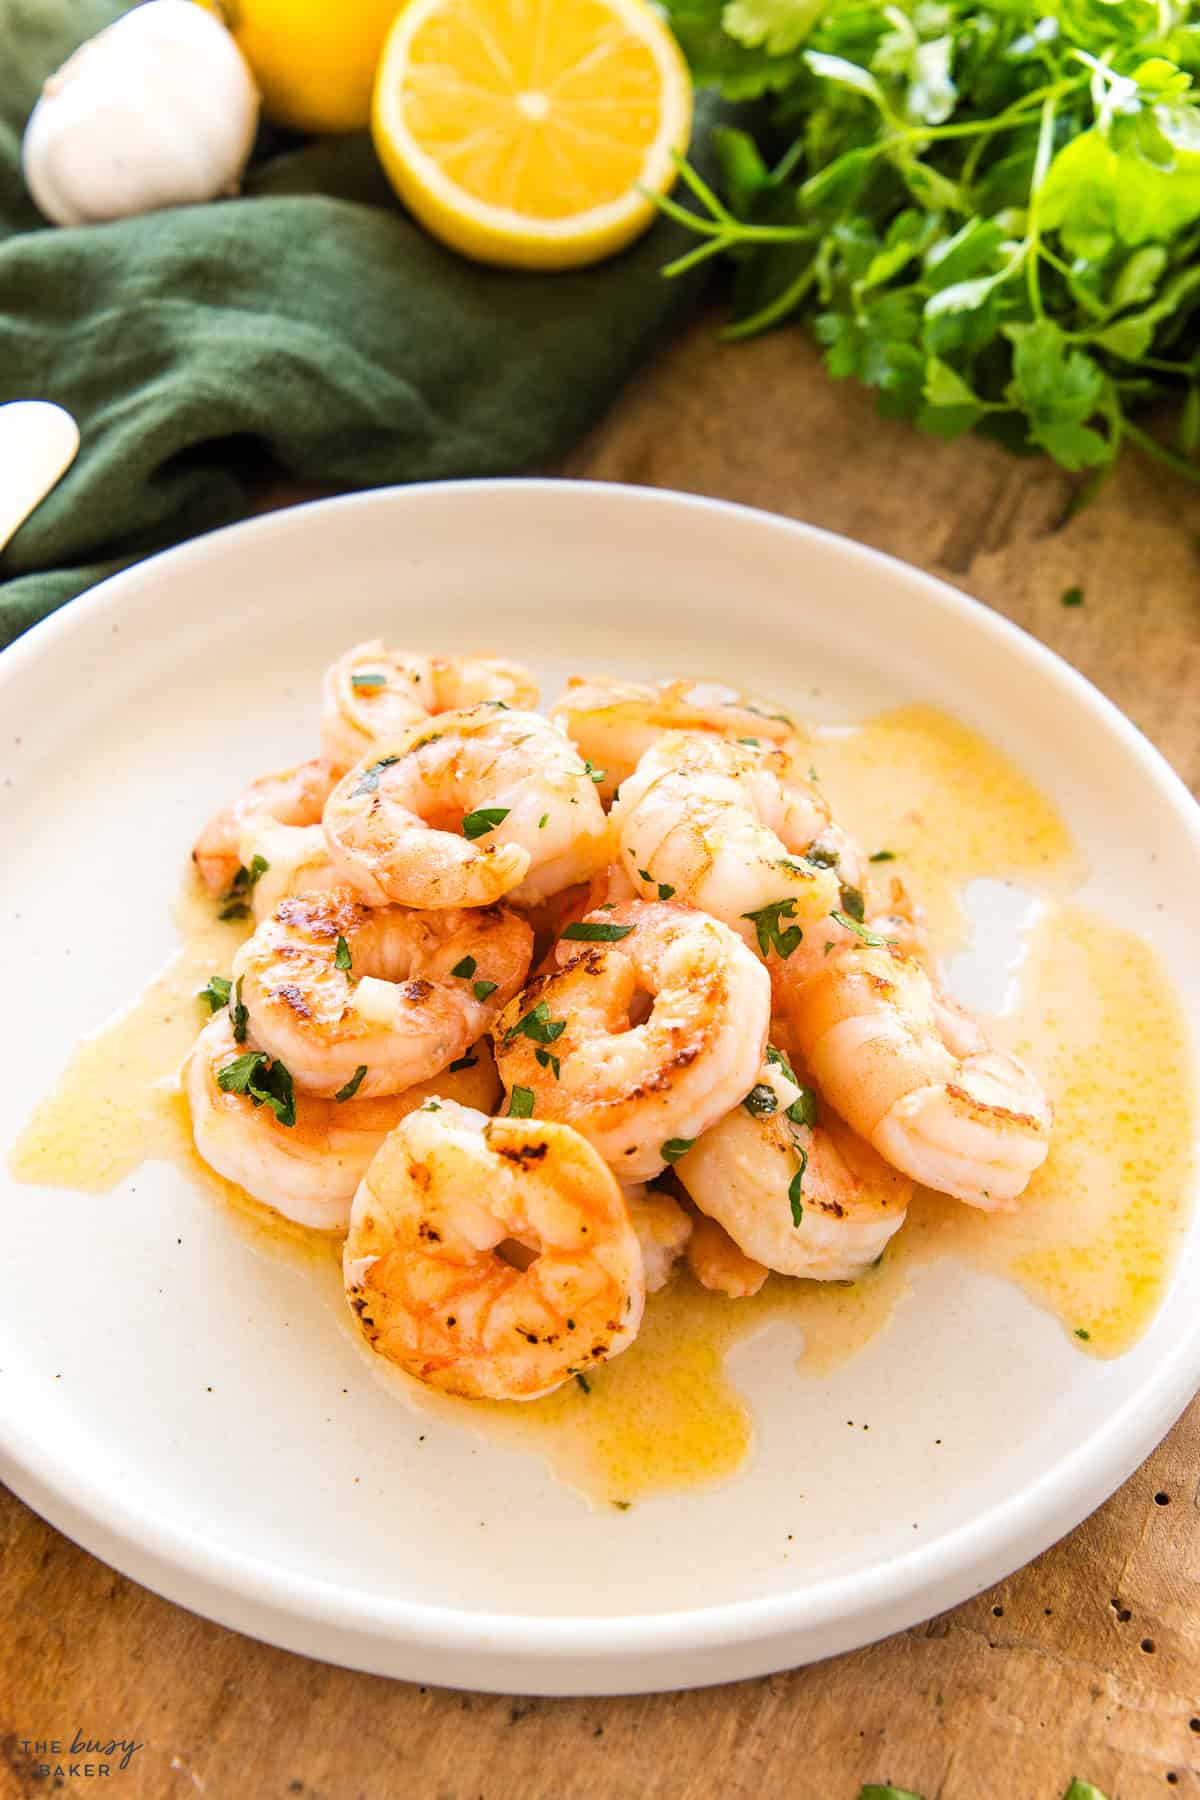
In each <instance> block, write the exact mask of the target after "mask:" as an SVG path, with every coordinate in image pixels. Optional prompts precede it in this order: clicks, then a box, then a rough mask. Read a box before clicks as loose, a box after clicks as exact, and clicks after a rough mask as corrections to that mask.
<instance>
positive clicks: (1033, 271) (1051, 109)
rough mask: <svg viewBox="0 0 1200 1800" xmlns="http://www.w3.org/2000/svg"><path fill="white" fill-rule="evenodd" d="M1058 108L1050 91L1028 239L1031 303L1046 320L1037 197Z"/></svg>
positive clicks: (1051, 147)
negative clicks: (1040, 261)
mask: <svg viewBox="0 0 1200 1800" xmlns="http://www.w3.org/2000/svg"><path fill="white" fill-rule="evenodd" d="M1057 110H1058V99H1057V96H1056V95H1054V94H1048V95H1047V96H1046V98H1045V100H1044V101H1043V102H1042V122H1041V124H1040V125H1039V127H1038V141H1037V152H1036V154H1035V156H1034V159H1033V174H1032V176H1031V178H1030V182H1029V224H1028V227H1027V235H1026V239H1025V285H1026V287H1027V288H1028V290H1029V304H1030V306H1032V308H1033V315H1034V318H1036V319H1044V318H1045V316H1046V311H1045V308H1044V307H1043V305H1042V286H1041V275H1040V271H1039V269H1038V253H1039V251H1040V249H1041V241H1040V240H1041V228H1040V226H1039V224H1038V197H1039V195H1040V193H1041V190H1042V184H1043V182H1044V181H1045V179H1046V172H1047V170H1048V169H1049V167H1050V161H1051V158H1052V157H1053V155H1054V115H1055V113H1056V112H1057Z"/></svg>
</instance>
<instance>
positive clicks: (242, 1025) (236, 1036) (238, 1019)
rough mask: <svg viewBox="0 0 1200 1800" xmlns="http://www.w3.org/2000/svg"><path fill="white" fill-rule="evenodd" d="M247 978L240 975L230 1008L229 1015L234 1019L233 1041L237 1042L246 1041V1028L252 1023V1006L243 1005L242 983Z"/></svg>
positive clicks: (242, 1042)
mask: <svg viewBox="0 0 1200 1800" xmlns="http://www.w3.org/2000/svg"><path fill="white" fill-rule="evenodd" d="M245 979H246V978H245V976H244V975H239V976H238V978H237V986H236V987H235V988H234V990H233V1005H232V1006H231V1007H230V1009H229V1017H230V1018H231V1020H232V1021H233V1041H234V1043H235V1044H244V1043H245V1041H246V1030H247V1028H248V1026H249V1024H250V1008H249V1007H248V1006H243V1005H242V983H243V981H244V980H245Z"/></svg>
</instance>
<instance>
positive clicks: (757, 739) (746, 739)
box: [738, 738, 762, 750]
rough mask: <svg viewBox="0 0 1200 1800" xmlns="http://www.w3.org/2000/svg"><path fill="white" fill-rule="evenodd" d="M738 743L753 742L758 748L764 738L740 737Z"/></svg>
mask: <svg viewBox="0 0 1200 1800" xmlns="http://www.w3.org/2000/svg"><path fill="white" fill-rule="evenodd" d="M738 743H739V744H753V745H754V748H755V749H756V750H757V749H758V748H759V747H760V745H761V744H762V739H761V738H739V739H738Z"/></svg>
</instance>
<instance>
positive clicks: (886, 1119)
mask: <svg viewBox="0 0 1200 1800" xmlns="http://www.w3.org/2000/svg"><path fill="white" fill-rule="evenodd" d="M826 946H828V948H827V949H826ZM770 961H771V974H772V982H773V985H774V991H775V1003H776V1006H777V1007H778V1009H779V1011H780V1012H781V1013H782V1015H783V1016H784V1018H785V1019H786V1020H787V1024H788V1028H789V1030H790V1032H791V1034H792V1039H793V1042H794V1043H795V1045H796V1047H797V1049H798V1050H799V1052H800V1054H801V1056H802V1057H803V1059H804V1061H805V1062H806V1064H807V1065H808V1067H809V1068H810V1069H811V1070H812V1073H813V1076H814V1078H815V1079H816V1082H817V1084H818V1086H819V1088H820V1090H821V1092H822V1093H823V1094H824V1095H825V1096H826V1097H827V1098H828V1100H829V1102H830V1104H831V1105H832V1106H833V1107H835V1108H836V1109H837V1111H838V1112H839V1113H840V1114H841V1115H842V1117H843V1118H845V1119H846V1120H847V1121H848V1123H849V1124H850V1125H851V1126H852V1127H853V1129H854V1130H855V1131H856V1132H857V1133H858V1134H859V1136H860V1137H863V1138H866V1139H867V1141H868V1142H869V1143H870V1144H873V1145H874V1147H875V1149H876V1150H878V1151H879V1153H880V1155H881V1156H883V1157H884V1158H885V1159H886V1160H887V1161H888V1162H889V1163H891V1164H892V1166H893V1168H896V1169H902V1170H903V1171H904V1173H905V1174H906V1175H910V1176H912V1178H913V1180H914V1181H920V1182H923V1183H924V1184H925V1186H927V1187H932V1188H938V1189H940V1190H941V1191H942V1192H943V1193H946V1194H953V1195H955V1196H956V1197H957V1198H958V1199H959V1200H965V1201H966V1202H967V1203H968V1204H969V1205H971V1206H978V1207H981V1208H982V1209H983V1210H984V1211H985V1212H1010V1211H1012V1209H1013V1207H1014V1205H1015V1203H1016V1200H1017V1197H1018V1195H1020V1194H1021V1193H1023V1192H1024V1189H1025V1186H1026V1184H1027V1183H1028V1181H1029V1178H1030V1176H1031V1175H1032V1174H1033V1172H1034V1170H1035V1169H1037V1168H1038V1167H1039V1166H1040V1165H1041V1163H1043V1162H1044V1161H1045V1158H1046V1152H1047V1150H1048V1149H1049V1147H1050V1125H1051V1118H1052V1114H1051V1108H1050V1105H1049V1102H1048V1101H1047V1099H1046V1096H1045V1094H1044V1093H1043V1091H1042V1088H1041V1084H1040V1083H1039V1082H1038V1080H1037V1077H1036V1076H1035V1075H1033V1074H1032V1073H1031V1071H1030V1070H1029V1069H1027V1068H1026V1067H1025V1065H1024V1064H1023V1063H1021V1062H1019V1061H1018V1060H1017V1058H1016V1057H1015V1056H1010V1055H1009V1054H1008V1052H1007V1051H1003V1050H997V1049H995V1048H994V1047H993V1046H992V1045H991V1044H990V1043H989V1042H988V1039H987V1037H986V1036H985V1035H984V1033H983V1031H982V1030H981V1029H980V1027H979V1025H978V1024H977V1022H976V1021H975V1020H974V1019H973V1018H972V1017H971V1016H970V1014H969V1013H968V1012H966V1010H965V1009H964V1008H963V1007H961V1006H959V1005H958V1003H957V1002H956V1001H954V1000H952V999H951V998H950V997H949V996H948V995H947V994H945V993H944V992H943V991H942V990H941V989H940V988H939V987H938V986H937V984H936V983H935V982H934V981H933V980H932V979H931V978H930V976H929V975H928V974H927V973H926V971H925V970H924V969H923V968H922V967H921V965H920V964H919V963H918V962H916V961H915V960H914V959H913V958H912V957H911V956H908V955H906V954H905V952H904V951H902V950H900V949H898V948H897V947H895V946H894V945H893V944H890V943H889V942H887V941H886V940H885V939H884V938H883V937H881V936H880V935H879V934H878V933H877V932H876V931H873V930H869V929H867V928H865V927H859V928H858V929H857V930H855V929H852V928H851V927H850V926H846V925H842V924H839V923H838V922H836V921H834V920H830V921H829V924H828V929H827V931H826V933H825V942H824V945H821V946H820V947H818V945H817V943H816V941H815V939H813V940H806V941H805V943H804V945H802V946H801V948H800V949H799V950H798V951H796V952H795V953H794V954H793V955H791V956H789V957H787V958H786V959H781V958H779V957H776V956H772V957H771V959H770Z"/></svg>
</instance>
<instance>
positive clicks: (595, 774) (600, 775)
mask: <svg viewBox="0 0 1200 1800" xmlns="http://www.w3.org/2000/svg"><path fill="white" fill-rule="evenodd" d="M583 772H584V774H585V775H590V776H591V778H592V780H593V781H594V782H595V783H596V784H597V786H598V785H599V784H600V782H602V781H603V780H604V777H605V776H606V775H607V774H608V770H607V769H597V768H595V767H594V766H593V764H592V763H590V762H585V763H584V765H583Z"/></svg>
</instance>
